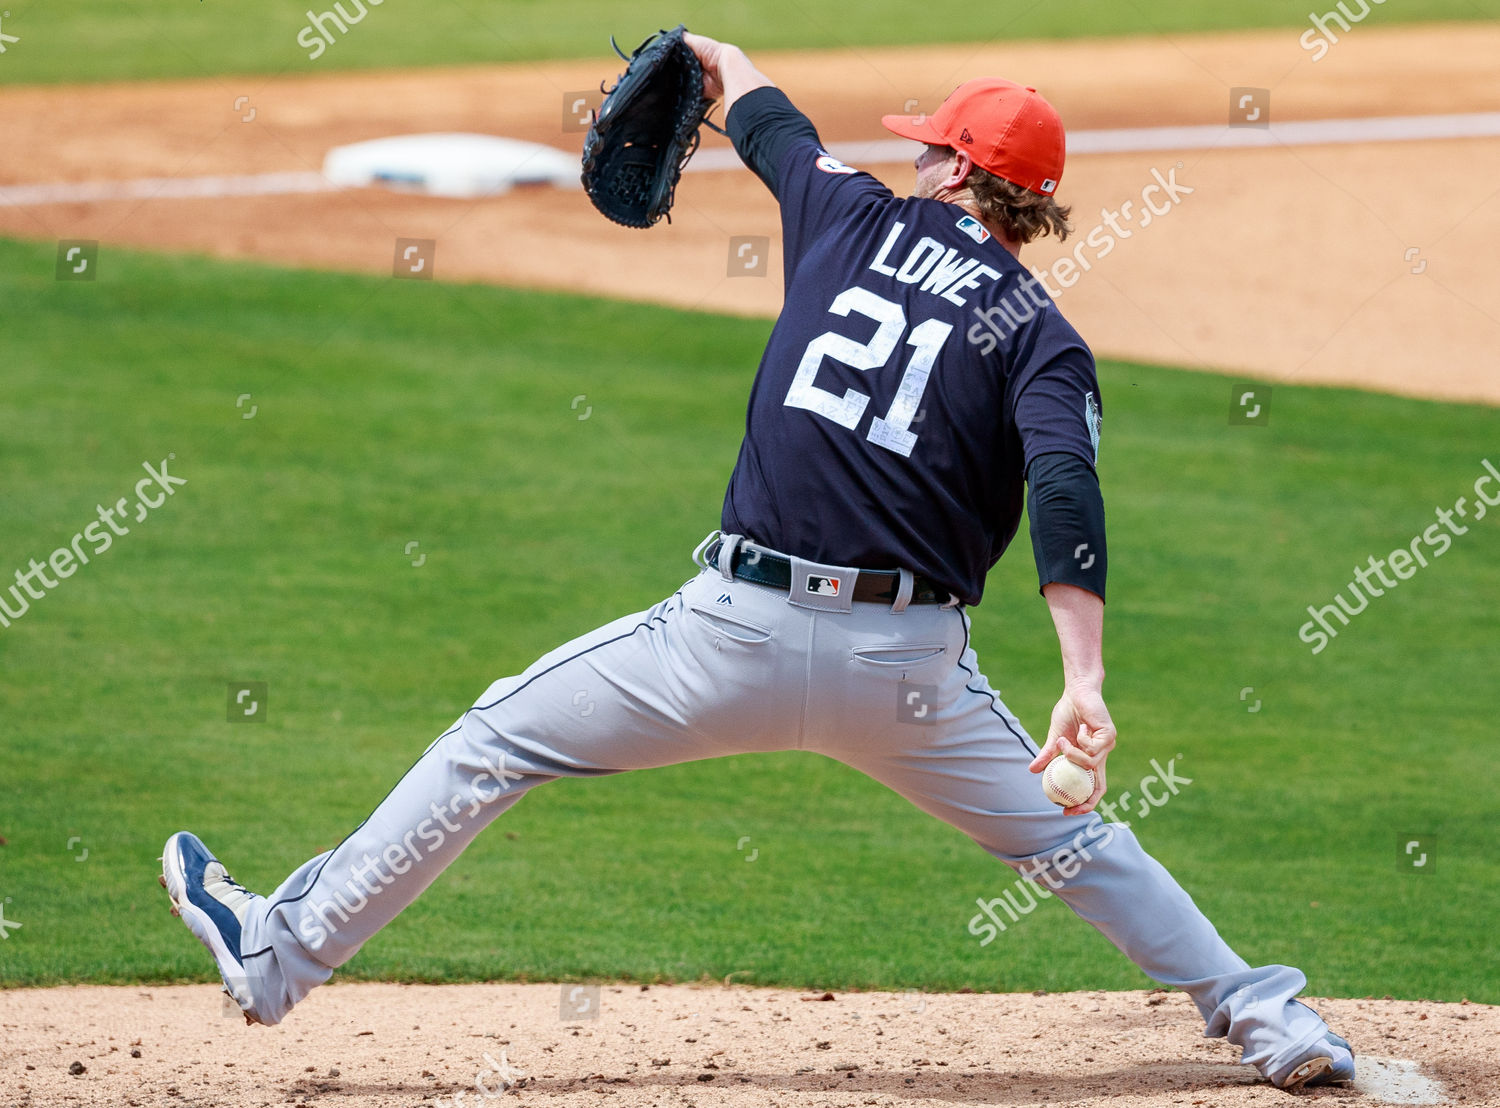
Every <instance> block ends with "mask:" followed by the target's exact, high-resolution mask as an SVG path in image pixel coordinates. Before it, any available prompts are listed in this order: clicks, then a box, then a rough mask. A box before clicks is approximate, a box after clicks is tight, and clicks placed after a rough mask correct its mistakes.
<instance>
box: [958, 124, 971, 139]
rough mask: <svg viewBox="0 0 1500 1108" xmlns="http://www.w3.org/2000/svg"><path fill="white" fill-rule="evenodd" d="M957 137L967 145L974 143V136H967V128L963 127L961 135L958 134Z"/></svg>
mask: <svg viewBox="0 0 1500 1108" xmlns="http://www.w3.org/2000/svg"><path fill="white" fill-rule="evenodd" d="M958 137H959V138H961V139H963V140H964V141H965V142H967V143H973V141H974V136H973V135H971V134H969V129H968V128H967V127H965V128H964V129H963V133H962V134H960V135H959V136H958Z"/></svg>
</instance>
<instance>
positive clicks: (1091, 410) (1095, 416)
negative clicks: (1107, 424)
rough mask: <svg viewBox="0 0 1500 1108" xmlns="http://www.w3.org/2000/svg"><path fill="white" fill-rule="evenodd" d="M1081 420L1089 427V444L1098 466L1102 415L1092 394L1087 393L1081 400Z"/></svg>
mask: <svg viewBox="0 0 1500 1108" xmlns="http://www.w3.org/2000/svg"><path fill="white" fill-rule="evenodd" d="M1083 418H1084V420H1085V422H1087V423H1088V425H1089V443H1090V445H1092V446H1093V448H1094V464H1095V465H1098V464H1099V432H1100V431H1101V430H1102V429H1103V426H1104V416H1103V413H1101V412H1100V411H1099V401H1097V400H1095V399H1094V394H1093V393H1089V394H1088V395H1087V396H1085V397H1084V398H1083Z"/></svg>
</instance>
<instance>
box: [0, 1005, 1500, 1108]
mask: <svg viewBox="0 0 1500 1108" xmlns="http://www.w3.org/2000/svg"><path fill="white" fill-rule="evenodd" d="M1315 1003H1316V1006H1317V1007H1318V1009H1319V1010H1320V1011H1321V1012H1322V1013H1323V1014H1324V1016H1325V1017H1326V1018H1327V1019H1328V1021H1329V1022H1330V1023H1331V1024H1332V1025H1333V1027H1334V1029H1335V1030H1337V1031H1339V1032H1340V1033H1342V1034H1343V1035H1344V1036H1346V1037H1347V1038H1348V1039H1350V1040H1351V1041H1352V1042H1353V1043H1354V1047H1355V1050H1356V1051H1357V1052H1358V1053H1359V1055H1360V1058H1361V1078H1360V1081H1359V1083H1358V1084H1357V1086H1356V1087H1355V1088H1354V1089H1340V1088H1330V1089H1320V1090H1313V1091H1310V1092H1307V1093H1305V1094H1303V1095H1302V1097H1301V1100H1302V1101H1303V1102H1309V1101H1312V1100H1325V1101H1327V1102H1329V1103H1330V1104H1331V1103H1332V1102H1333V1101H1342V1100H1348V1101H1351V1102H1357V1103H1358V1104H1359V1105H1361V1106H1369V1108H1375V1106H1376V1105H1381V1104H1388V1103H1408V1104H1410V1103H1439V1104H1464V1105H1475V1106H1478V1105H1493V1104H1500V1094H1497V1093H1496V1089H1497V1088H1500V1056H1497V1055H1496V1053H1495V1051H1494V1043H1495V1042H1496V1036H1497V1034H1500V1008H1493V1007H1488V1006H1485V1005H1477V1004H1468V1003H1464V1004H1432V1003H1428V1002H1425V1001H1421V1002H1418V1001H1375V1000H1329V1001H1318V1002H1315ZM0 1026H3V1028H4V1034H3V1036H0V1073H3V1074H4V1082H5V1086H6V1088H5V1092H6V1094H7V1096H6V1097H5V1102H6V1103H7V1104H16V1105H20V1106H23V1108H32V1106H42V1105H129V1106H132V1108H148V1106H156V1105H170V1106H172V1108H183V1106H185V1105H214V1106H217V1108H237V1106H241V1105H281V1104H291V1103H298V1104H327V1105H338V1106H340V1108H367V1106H369V1108H374V1106H377V1105H378V1106H381V1108H386V1106H389V1108H398V1106H399V1108H426V1106H430V1108H439V1106H440V1105H441V1106H444V1108H446V1106H449V1105H454V1104H463V1105H469V1106H477V1105H483V1104H485V1103H487V1102H488V1103H496V1102H499V1103H505V1104H513V1103H532V1104H544V1105H549V1106H562V1108H566V1106H570V1105H591V1106H594V1105H605V1106H608V1108H633V1106H637V1105H639V1106H646V1105H659V1106H662V1108H666V1106H678V1105H681V1106H686V1105H697V1106H699V1108H711V1106H716V1105H735V1106H744V1108H770V1106H775V1105H781V1106H786V1108H791V1106H797V1105H805V1106H809V1108H812V1106H817V1108H824V1106H845V1105H848V1106H856V1105H859V1106H863V1105H880V1106H896V1105H922V1106H924V1108H933V1106H940V1105H943V1104H965V1103H974V1104H1006V1105H1041V1104H1053V1105H1068V1106H1070V1108H1084V1106H1089V1105H1100V1106H1103V1105H1109V1106H1110V1108H1147V1106H1150V1108H1158V1106H1161V1108H1166V1106H1168V1105H1199V1106H1203V1108H1229V1106H1235V1105H1255V1104H1266V1105H1281V1106H1283V1108H1286V1106H1289V1105H1290V1104H1291V1103H1292V1102H1291V1101H1289V1100H1288V1099H1287V1094H1286V1093H1283V1092H1280V1091H1278V1090H1276V1089H1273V1088H1271V1087H1270V1086H1269V1085H1267V1084H1266V1083H1264V1082H1263V1081H1261V1080H1260V1079H1259V1078H1258V1077H1257V1075H1256V1074H1255V1073H1254V1071H1253V1070H1251V1069H1249V1068H1247V1067H1244V1066H1240V1065H1238V1064H1237V1059H1238V1051H1237V1050H1236V1049H1235V1048H1234V1047H1231V1046H1229V1045H1228V1044H1227V1043H1225V1042H1223V1041H1222V1040H1214V1041H1210V1040H1206V1039H1203V1038H1201V1037H1200V1031H1201V1024H1200V1022H1199V1020H1198V1016H1197V1013H1196V1011H1195V1010H1194V1009H1193V1006H1192V1004H1191V1003H1190V1002H1189V1001H1188V999H1187V997H1186V996H1184V995H1183V994H1181V993H1175V992H1173V993H1166V992H1152V993H1142V992H1133V993H1064V994H1058V995H1042V996H1033V995H1031V994H1010V993H1002V994H963V995H952V994H924V993H905V994H903V993H839V994H837V995H833V994H826V993H821V992H790V991H784V990H779V989H753V988H742V987H729V988H726V987H722V986H717V985H715V986H692V985H674V986H663V985H652V986H648V987H642V986H640V985H603V986H593V985H555V984H554V985H410V986H408V985H359V984H356V985H331V986H327V987H325V988H322V989H320V990H318V991H317V992H316V993H314V994H313V995H312V996H311V997H310V998H309V999H308V1000H307V1001H305V1002H304V1003H303V1004H302V1005H301V1006H300V1007H299V1008H298V1009H297V1011H296V1012H295V1013H293V1014H292V1016H291V1017H290V1018H289V1019H288V1020H287V1021H286V1022H285V1023H283V1024H282V1025H281V1026H280V1027H275V1028H265V1027H246V1026H245V1025H244V1023H243V1020H242V1019H241V1018H240V1016H239V1014H238V1012H237V1011H233V1010H231V1011H228V1012H226V1011H225V1010H224V1008H223V1007H222V1005H221V1003H220V995H219V992H218V990H217V989H215V988H212V987H210V986H204V985H190V986H177V987H170V988H160V987H134V988H131V987H126V988H98V987H79V988H62V989H23V990H13V991H8V992H6V994H5V1006H4V1014H3V1016H0ZM1366 1060H1368V1061H1366ZM1377 1060H1378V1064H1377Z"/></svg>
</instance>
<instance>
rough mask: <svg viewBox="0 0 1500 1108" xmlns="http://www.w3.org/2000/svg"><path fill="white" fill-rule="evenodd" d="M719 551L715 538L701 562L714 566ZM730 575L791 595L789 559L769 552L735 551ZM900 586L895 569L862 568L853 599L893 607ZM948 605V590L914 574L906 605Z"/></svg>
mask: <svg viewBox="0 0 1500 1108" xmlns="http://www.w3.org/2000/svg"><path fill="white" fill-rule="evenodd" d="M722 548H723V541H722V540H720V539H715V540H714V541H713V542H711V543H710V544H709V546H708V549H707V550H705V551H704V552H703V560H704V561H706V562H707V563H708V564H709V565H711V566H713V565H717V564H718V561H719V551H720V550H721V549H722ZM730 572H731V573H733V574H734V576H735V577H737V578H738V579H739V580H741V581H748V582H750V584H752V585H764V586H766V587H767V588H771V589H780V590H781V591H782V592H790V591H791V588H792V561H791V559H790V558H785V557H783V556H782V555H780V554H772V553H770V552H769V551H765V550H760V549H756V550H746V549H745V548H744V547H740V548H739V549H737V550H736V551H735V552H734V563H733V565H732V566H731V567H730ZM900 587H901V575H900V574H899V573H897V572H896V571H895V570H891V569H862V570H860V571H859V576H858V577H856V578H855V581H854V597H853V599H855V600H863V601H870V602H874V603H878V604H893V603H895V600H896V593H897V590H899V589H900ZM947 602H948V591H947V590H946V589H944V588H941V587H940V586H939V585H938V584H937V582H935V581H931V580H929V579H928V578H926V577H923V576H921V575H920V574H914V575H913V577H912V590H911V600H910V601H909V603H912V604H946V603H947Z"/></svg>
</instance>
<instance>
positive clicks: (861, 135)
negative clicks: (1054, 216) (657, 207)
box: [0, 24, 1500, 403]
mask: <svg viewBox="0 0 1500 1108" xmlns="http://www.w3.org/2000/svg"><path fill="white" fill-rule="evenodd" d="M1497 55H1500V27H1495V26H1481V25H1478V24H1473V25H1464V26H1455V27H1444V26H1436V27H1417V28H1397V29H1386V28H1380V27H1375V26H1361V27H1358V28H1356V29H1355V32H1354V33H1351V34H1349V35H1347V36H1344V37H1343V38H1342V39H1341V40H1340V42H1339V43H1338V45H1337V46H1336V47H1334V48H1333V49H1332V50H1330V51H1329V53H1328V56H1327V57H1326V58H1324V59H1323V60H1322V61H1321V62H1320V63H1317V64H1314V63H1313V62H1311V61H1310V55H1308V54H1307V53H1306V52H1304V51H1303V50H1302V49H1301V48H1299V47H1298V45H1297V38H1296V32H1295V31H1287V30H1283V31H1271V32H1259V33H1254V34H1235V35H1222V34H1221V35H1196V36H1178V37H1172V38H1145V37H1142V38H1135V39H1128V40H1120V41H1093V42H1091V41H1082V42H1072V43H1046V44H1035V43H1033V44H989V45H981V46H976V47H924V48H920V49H884V50H863V51H859V52H857V53H853V52H851V53H848V54H828V53H798V54H781V55H766V56H763V57H760V58H759V59H758V60H760V61H761V62H762V64H763V65H764V66H765V67H766V69H767V70H769V71H770V72H771V73H772V74H773V75H774V76H775V77H776V78H777V79H778V80H779V81H780V82H781V83H782V84H783V86H784V87H785V88H786V89H787V90H788V91H789V92H790V93H791V95H792V96H793V97H794V98H795V99H796V100H797V101H798V103H799V104H801V105H802V106H803V107H804V108H805V109H807V110H808V112H809V113H810V114H811V115H812V116H813V117H814V119H815V120H817V121H818V123H819V124H820V127H821V130H822V134H823V137H824V139H825V140H826V141H828V142H830V143H841V142H856V143H857V142H864V141H868V140H874V139H879V138H882V137H888V136H887V135H885V132H883V131H882V130H881V128H880V126H879V123H878V117H879V115H880V114H881V113H882V112H886V111H900V110H903V109H904V108H907V107H911V108H912V110H927V109H931V108H933V107H935V106H936V104H937V103H938V102H939V101H940V100H941V98H942V96H943V95H944V93H946V91H947V90H949V89H950V88H952V87H953V85H955V84H956V83H958V82H959V81H960V80H963V79H965V78H967V77H969V76H973V75H976V74H980V73H984V72H1002V73H1005V74H1008V75H1012V76H1015V77H1018V78H1020V79H1022V80H1025V81H1027V82H1030V83H1034V84H1036V85H1038V86H1039V87H1040V88H1042V89H1043V91H1044V92H1046V93H1047V94H1048V95H1049V96H1050V97H1051V98H1052V99H1053V100H1054V102H1055V103H1056V104H1057V105H1058V107H1059V109H1060V111H1061V112H1062V114H1063V117H1064V119H1065V120H1066V121H1067V123H1068V125H1069V127H1070V129H1071V130H1072V131H1074V132H1077V131H1080V130H1089V129H1107V128H1120V127H1144V126H1164V125H1208V124H1218V125H1222V124H1224V123H1225V121H1226V119H1227V113H1228V108H1229V89H1230V88H1231V87H1234V86H1258V87H1264V88H1268V89H1270V90H1271V97H1272V99H1271V105H1270V112H1271V114H1272V118H1273V119H1274V120H1276V121H1277V122H1284V121H1294V120H1315V119H1329V118H1342V117H1361V118H1369V117H1377V116H1382V115H1421V114H1435V113H1460V112H1481V111H1496V110H1500V83H1497V82H1495V81H1494V80H1493V74H1494V62H1493V59H1494V58H1495V57H1496V56H1497ZM615 69H616V64H615V63H614V62H612V61H611V60H610V59H609V58H607V57H604V56H602V55H601V57H600V59H599V60H598V61H597V62H587V63H578V62H569V63H548V64H546V65H529V66H517V67H506V68H501V67H487V68H465V69H454V70H439V71H430V70H429V71H421V72H407V73H379V74H331V75H329V76H326V77H322V76H317V77H286V78H219V79H214V80H206V81H183V82H169V83H168V82H164V83H148V84H135V85H105V86H91V87H85V88H35V89H25V88H19V89H8V90H4V91H0V145H3V147H4V148H5V150H6V151H7V158H6V159H5V163H4V165H3V167H0V183H3V184H19V183H49V182H65V181H71V182H77V181H113V180H123V179H131V178H140V177H157V176H161V177H197V176H204V175H210V174H247V173H269V172H284V171H301V172H306V171H308V170H317V169H319V168H320V167H321V165H322V159H323V156H324V154H325V153H326V151H327V150H328V149H329V148H330V147H332V146H334V145H337V144H340V143H346V142H352V141H357V140H361V139H368V138H374V137H378V136H383V135H391V134H400V133H409V132H416V131H440V130H457V131H484V132H492V133H503V134H506V135H510V136H513V137H517V138H522V139H530V140H535V141H541V142H546V143H549V144H552V145H555V146H559V147H562V148H566V149H572V150H577V149H578V148H579V147H580V145H581V135H580V134H578V133H577V132H576V131H573V132H565V131H564V130H563V121H562V104H563V100H564V93H567V92H570V91H577V90H587V89H590V88H593V87H595V86H597V84H598V82H599V81H600V79H601V78H608V77H611V76H612V75H613V74H614V72H615ZM1393 74H1399V79H1396V78H1395V77H1393ZM705 145H706V148H713V147H716V146H723V145H724V140H723V139H721V138H719V137H717V136H709V141H708V142H707V143H706V144H705ZM913 149H915V147H913ZM1173 171H1175V172H1176V175H1177V177H1176V179H1177V180H1178V181H1179V182H1181V184H1183V185H1185V186H1187V187H1189V188H1191V189H1192V190H1193V191H1192V192H1191V194H1185V195H1183V196H1182V198H1181V201H1180V203H1179V204H1178V205H1177V206H1175V207H1174V208H1172V209H1171V211H1170V212H1169V213H1168V214H1167V215H1165V216H1163V217H1161V218H1160V219H1159V220H1157V221H1156V222H1155V223H1154V224H1153V225H1151V226H1149V227H1147V226H1139V227H1137V228H1136V229H1135V230H1134V231H1133V232H1132V233H1131V234H1130V236H1129V237H1128V239H1127V238H1126V237H1125V236H1121V237H1120V239H1119V241H1118V242H1117V243H1116V246H1117V249H1114V250H1113V251H1112V252H1111V253H1110V254H1109V256H1107V257H1105V256H1100V257H1099V258H1098V260H1097V264H1096V265H1094V266H1093V267H1092V269H1091V270H1090V271H1089V272H1088V273H1087V274H1085V275H1084V276H1083V277H1082V278H1081V279H1080V280H1079V281H1078V283H1077V284H1076V285H1075V286H1074V287H1072V288H1070V289H1068V290H1066V292H1065V293H1064V294H1063V297H1062V307H1063V310H1064V312H1065V313H1066V314H1067V315H1068V316H1069V318H1070V319H1071V320H1072V321H1073V322H1074V323H1075V324H1076V325H1077V326H1078V327H1079V329H1080V330H1081V331H1082V333H1083V334H1084V335H1085V336H1086V337H1087V338H1088V339H1089V340H1090V342H1091V343H1092V344H1093V345H1094V347H1095V349H1096V350H1098V351H1099V352H1100V353H1102V354H1108V355H1113V356H1119V357H1127V358H1134V359H1140V360H1148V361H1156V362H1165V363H1169V364H1181V365H1188V366H1202V367H1212V368H1216V369H1224V370H1231V371H1247V372H1250V373H1253V374H1255V375H1259V376H1265V377H1269V378H1272V379H1273V380H1278V381H1285V382H1288V383H1311V382H1335V383H1354V384H1359V385H1364V386H1368V387H1373V388H1378V389H1382V390H1387V391H1393V392H1401V393H1409V394H1415V395H1428V396H1437V397H1445V398H1453V399H1477V400H1485V401H1488V402H1491V403H1500V372H1497V369H1496V363H1495V358H1494V354H1493V351H1494V350H1495V349H1497V348H1500V269H1497V267H1495V266H1494V265H1493V264H1492V261H1491V259H1490V258H1489V256H1488V251H1487V250H1486V248H1485V247H1484V245H1483V244H1484V243H1486V242H1495V241H1500V194H1497V192H1496V190H1495V185H1494V182H1495V180H1496V179H1497V178H1500V139H1496V138H1475V139H1452V140H1444V141H1423V142H1400V143H1351V144H1329V145H1318V146H1299V147H1273V148H1267V149H1256V150H1235V149H1222V148H1219V149H1204V150H1184V151H1181V152H1172V151H1155V152H1147V153H1134V154H1095V155H1079V156H1076V157H1074V158H1073V159H1072V160H1071V161H1070V164H1069V167H1068V171H1067V174H1066V176H1065V178H1064V181H1063V186H1062V189H1061V191H1060V195H1061V197H1062V199H1063V200H1064V201H1066V202H1070V203H1071V204H1073V206H1074V209H1075V213H1074V218H1075V222H1076V223H1077V225H1078V229H1079V231H1080V234H1081V235H1086V234H1087V233H1088V232H1089V231H1090V230H1091V229H1094V228H1096V227H1097V226H1099V225H1100V222H1101V216H1102V214H1103V211H1104V210H1105V209H1119V208H1120V205H1121V204H1122V203H1124V202H1126V201H1130V200H1131V199H1132V198H1134V199H1135V200H1136V201H1137V202H1139V200H1140V198H1141V196H1140V194H1141V191H1142V189H1143V187H1145V186H1148V185H1150V184H1151V183H1152V181H1153V179H1154V178H1153V172H1160V173H1169V172H1173ZM880 172H881V173H882V174H883V175H884V176H885V177H886V178H887V179H888V180H890V182H891V183H892V184H893V186H895V187H896V188H897V189H898V191H900V190H904V189H905V188H906V187H907V186H908V185H909V180H910V178H909V167H905V166H900V165H895V166H891V165H887V166H884V167H881V169H880ZM778 231H779V229H778V227H777V219H776V212H775V207H774V205H773V203H772V202H771V200H770V198H769V196H768V195H767V194H766V193H765V191H764V189H763V188H762V187H761V186H760V184H759V183H758V182H757V181H755V180H754V179H753V178H752V177H751V175H750V174H748V173H747V172H745V171H743V170H735V171H731V172H705V173H696V174H693V175H692V176H690V177H689V178H687V179H686V180H685V181H684V184H683V187H682V189H681V190H680V192H679V203H678V208H677V212H676V222H675V223H674V224H673V225H672V226H670V227H660V228H657V229H654V230H652V231H650V232H645V233H643V232H637V231H629V230H624V229H621V228H616V227H613V226H611V225H609V224H607V223H606V222H605V221H604V220H603V219H602V218H601V217H599V216H598V215H597V214H596V213H594V212H593V210H592V209H591V208H590V207H589V206H588V204H587V201H586V200H585V198H584V197H583V195H582V193H581V192H580V191H578V190H553V189H544V190H530V191H524V192H516V193H512V194H511V195H508V196H503V197H494V198H487V199H483V200H478V201H458V200H440V199H432V198H424V197H420V196H412V195H402V194H394V193H388V192H383V191H376V190H353V191H348V192H340V193H317V194H310V195H291V196H256V197H217V198H206V199H161V198H158V199H144V200H142V199H133V200H111V201H99V202H88V203H82V202H74V203H50V204H40V205H27V206H22V207H17V206H5V205H4V204H0V233H5V234H16V235H21V236H25V237H32V238H41V239H51V238H85V239H98V240H100V241H101V242H103V243H104V244H105V249H106V254H105V260H104V262H103V263H101V269H100V272H101V274H103V276H102V277H101V279H102V280H107V279H108V261H107V249H108V246H109V245H110V244H135V245H145V246H153V247H166V248H181V249H186V250H193V251H201V252H206V253H210V254H214V255H218V256H224V257H260V258H267V259H271V260H274V261H276V262H279V263H283V264H294V265H309V266H320V267H332V268H353V269H358V270H364V271H368V272H381V273H389V272H390V271H391V265H392V257H393V246H394V239H395V238H396V237H407V238H424V239H428V238H430V239H436V240H437V242H438V246H437V254H436V259H435V269H436V274H437V278H438V279H439V280H440V281H441V280H481V281H493V282H500V283H509V284H519V285H527V286H537V287H544V288H552V289H562V290H570V291H579V292H590V293H600V294H605V295H610V296H622V297H627V298H634V299H642V300H651V301H660V302H665V303H670V304H678V305H683V306H688V307H701V308H709V309H715V310H722V311H727V312H732V313H737V314H749V315H770V314H773V313H774V312H775V311H776V310H777V308H778V307H779V304H780V295H781V287H780V277H779V264H778V263H779V258H778V257H776V256H775V255H776V252H775V248H774V247H773V255H772V258H771V264H770V266H769V267H768V272H767V274H766V276H764V277H745V276H730V275H729V266H728V264H727V262H728V254H729V250H728V246H729V240H730V238H731V237H732V236H738V235H755V236H769V237H771V238H772V239H773V241H774V240H775V239H776V238H777V237H778ZM1073 246H1074V243H1072V242H1070V243H1069V245H1068V249H1069V250H1071V249H1072V248H1073ZM1060 254H1061V250H1060V249H1059V248H1058V247H1057V246H1056V245H1047V244H1039V245H1038V246H1037V247H1034V248H1032V250H1031V251H1030V252H1028V255H1027V260H1028V261H1029V262H1035V263H1039V264H1042V265H1050V264H1051V263H1052V262H1053V260H1054V259H1056V258H1057V257H1059V256H1060Z"/></svg>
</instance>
